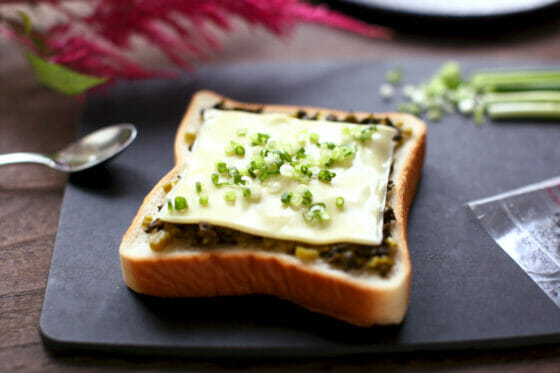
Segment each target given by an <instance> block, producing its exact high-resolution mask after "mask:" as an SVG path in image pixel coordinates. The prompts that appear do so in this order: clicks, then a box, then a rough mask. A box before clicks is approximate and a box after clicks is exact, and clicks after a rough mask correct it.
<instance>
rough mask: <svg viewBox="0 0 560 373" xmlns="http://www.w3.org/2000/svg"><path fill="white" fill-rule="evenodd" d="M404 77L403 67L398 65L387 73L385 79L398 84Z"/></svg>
mask: <svg viewBox="0 0 560 373" xmlns="http://www.w3.org/2000/svg"><path fill="white" fill-rule="evenodd" d="M402 77H403V69H402V68H401V67H397V68H394V69H391V70H389V71H388V72H387V75H385V80H387V82H388V83H391V84H397V83H400V82H401V80H402Z"/></svg>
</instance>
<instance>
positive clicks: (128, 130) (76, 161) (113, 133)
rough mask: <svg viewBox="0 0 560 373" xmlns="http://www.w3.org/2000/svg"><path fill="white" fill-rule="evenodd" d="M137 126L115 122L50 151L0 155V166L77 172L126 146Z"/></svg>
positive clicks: (111, 156)
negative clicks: (26, 165)
mask: <svg viewBox="0 0 560 373" xmlns="http://www.w3.org/2000/svg"><path fill="white" fill-rule="evenodd" d="M136 133H137V130H136V127H134V125H132V124H129V123H124V124H116V125H112V126H109V127H105V128H101V129H99V130H97V131H95V132H92V133H90V134H89V135H87V136H86V137H83V138H81V139H79V140H77V141H75V142H73V143H71V144H70V145H68V146H66V147H65V148H63V149H62V150H59V151H58V152H56V153H52V154H39V153H9V154H0V166H3V165H8V164H16V163H39V164H42V165H45V166H49V167H51V168H54V169H55V170H59V171H63V172H78V171H83V170H85V169H88V168H91V167H94V166H97V165H99V164H100V163H103V162H105V161H107V160H109V159H111V158H113V157H114V156H116V155H117V154H119V153H120V152H122V151H123V150H124V149H125V148H126V147H127V146H129V145H130V144H131V143H132V142H133V141H134V139H135V138H136Z"/></svg>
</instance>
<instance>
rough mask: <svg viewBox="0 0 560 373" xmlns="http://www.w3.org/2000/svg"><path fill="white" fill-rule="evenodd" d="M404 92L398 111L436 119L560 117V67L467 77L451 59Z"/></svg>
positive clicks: (484, 73) (501, 71) (476, 120)
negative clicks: (457, 115)
mask: <svg viewBox="0 0 560 373" xmlns="http://www.w3.org/2000/svg"><path fill="white" fill-rule="evenodd" d="M401 73H402V71H401ZM387 84H388V83H384V84H383V86H386V85H387ZM385 90H386V89H385ZM402 93H403V96H404V97H405V99H406V101H405V102H402V103H400V104H399V105H398V106H397V109H398V110H399V111H402V112H408V113H411V114H414V115H418V116H420V115H425V116H426V117H427V118H428V119H429V120H432V121H437V120H440V119H442V118H443V116H444V115H445V114H447V113H453V112H459V113H461V114H463V115H470V116H472V117H473V118H474V120H475V122H476V123H479V124H480V123H482V122H483V121H484V118H485V116H488V117H489V118H492V119H519V118H530V119H560V69H549V70H538V69H533V70H515V69H510V70H507V71H506V70H499V71H498V70H496V71H478V72H475V73H474V74H472V75H471V77H470V79H465V78H464V77H463V76H462V73H461V67H460V65H459V64H458V63H456V62H446V63H444V64H443V65H442V66H441V67H440V68H439V69H438V70H437V71H436V72H435V73H434V74H433V75H432V77H431V78H430V79H429V80H428V81H427V82H423V83H421V84H419V85H418V86H414V85H405V86H404V87H403V88H402ZM383 98H385V99H387V96H386V95H383Z"/></svg>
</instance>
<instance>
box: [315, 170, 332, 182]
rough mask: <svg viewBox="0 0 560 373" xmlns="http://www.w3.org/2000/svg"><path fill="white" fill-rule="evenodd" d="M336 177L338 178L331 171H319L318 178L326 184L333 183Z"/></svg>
mask: <svg viewBox="0 0 560 373" xmlns="http://www.w3.org/2000/svg"><path fill="white" fill-rule="evenodd" d="M335 176H336V173H334V172H331V171H329V170H321V171H319V176H318V178H319V180H320V181H325V182H326V181H331V180H332V179H333V177H335Z"/></svg>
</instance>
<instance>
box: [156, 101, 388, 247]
mask: <svg viewBox="0 0 560 373" xmlns="http://www.w3.org/2000/svg"><path fill="white" fill-rule="evenodd" d="M203 121H204V122H203V124H202V125H201V126H200V130H199V133H198V134H197V138H196V141H195V143H194V145H193V148H192V150H191V152H190V153H189V154H188V156H187V161H186V169H185V171H184V173H183V174H182V175H181V179H180V181H179V183H178V184H177V185H176V186H175V187H174V188H173V190H172V191H171V192H170V193H169V194H168V200H171V201H173V200H174V198H175V196H183V197H185V198H186V199H187V203H188V205H189V207H188V208H187V209H185V210H182V211H180V212H178V211H169V210H168V209H167V208H165V207H164V208H163V209H162V210H161V212H160V216H159V218H160V219H161V220H163V221H166V222H172V223H182V224H192V223H200V222H205V223H208V224H212V225H217V226H222V227H228V228H233V229H236V230H239V231H242V232H246V233H249V234H253V235H258V236H263V237H269V238H274V239H281V240H293V241H300V242H304V243H309V244H331V243H337V242H352V243H358V244H366V245H377V244H380V243H381V241H382V239H383V210H384V206H385V198H386V191H387V182H388V177H389V170H390V167H391V163H392V157H393V149H394V141H392V138H393V136H394V135H395V133H396V130H395V129H394V128H392V127H389V126H383V125H380V126H377V130H376V131H374V132H373V135H372V138H371V140H367V141H364V142H362V141H359V140H358V141H355V140H353V139H352V138H351V137H349V136H348V135H343V128H344V127H346V126H348V127H350V128H352V127H353V126H358V125H354V124H348V123H338V122H330V121H322V120H313V121H309V120H301V119H296V118H293V117H290V116H288V115H285V114H271V113H266V114H253V113H246V112H240V111H223V110H217V109H209V110H206V111H205V112H204V116H203ZM360 128H361V129H362V128H365V127H363V126H360ZM240 129H242V130H247V135H245V136H239V135H238V134H237V131H238V130H240ZM254 133H265V134H268V135H270V136H271V138H270V139H269V143H270V141H277V142H281V143H289V144H292V147H293V149H295V150H297V149H300V148H301V147H302V146H303V147H305V150H306V153H307V154H311V155H313V156H314V157H316V158H318V156H319V152H320V149H319V148H318V147H317V145H316V144H312V143H310V142H309V140H308V139H309V136H306V137H305V138H306V139H307V141H305V143H302V142H298V141H297V140H298V136H297V135H298V134H299V135H300V136H301V135H302V134H306V133H309V134H311V133H317V134H319V136H320V139H319V141H320V142H327V141H330V142H333V143H335V144H337V145H342V144H346V143H349V142H354V141H355V143H356V145H357V149H358V150H357V153H356V154H355V158H354V159H353V160H352V161H351V162H345V164H344V165H338V164H337V163H335V164H334V165H333V166H332V167H330V168H329V170H330V171H332V172H335V173H336V177H334V178H333V179H332V180H331V181H330V182H322V181H319V180H317V178H315V179H313V178H312V179H311V180H310V181H309V183H308V184H307V186H308V188H309V190H310V191H311V193H312V194H313V203H317V202H323V203H325V204H326V209H327V211H328V213H329V215H330V219H329V220H327V221H322V222H314V223H312V224H310V223H307V222H305V220H304V219H303V214H302V212H303V211H304V210H305V209H307V207H305V206H301V207H300V208H294V207H291V206H286V205H283V204H282V203H281V200H280V198H281V196H282V194H283V193H284V192H294V191H295V190H296V187H297V186H298V184H300V183H299V182H298V181H296V180H294V179H293V178H291V177H288V176H282V175H274V176H270V177H268V178H267V179H266V180H265V181H264V182H261V181H260V180H259V179H258V178H257V179H252V180H251V181H252V184H251V189H253V197H252V199H246V198H244V197H243V195H242V189H241V188H240V187H238V186H215V185H214V184H213V183H212V181H211V175H212V173H215V172H217V171H216V166H215V162H216V161H223V162H226V163H227V165H228V166H232V165H233V166H236V167H237V168H238V169H239V170H242V169H247V167H248V166H249V164H250V161H251V159H252V157H253V154H254V153H255V152H259V151H260V149H262V148H261V147H260V146H252V145H251V140H250V139H249V137H250V135H251V134H254ZM299 139H300V141H301V137H300V138H299ZM231 140H234V141H236V142H238V143H240V144H242V145H243V146H244V147H245V151H246V152H245V155H244V156H243V157H241V156H237V155H233V156H227V155H225V148H226V147H227V146H228V145H229V144H230V141H231ZM308 157H309V155H308ZM222 179H224V177H223V175H221V176H220V180H222ZM197 181H199V182H201V183H202V192H203V193H206V194H207V195H208V196H209V202H208V205H207V206H202V205H200V204H199V195H198V193H197V191H196V187H195V183H196V182H197ZM247 185H249V183H248V184H247ZM259 188H260V192H261V193H260V198H259V199H258V200H255V198H254V195H255V194H258V193H255V191H257V189H259ZM226 191H235V192H236V193H237V198H236V200H235V202H233V203H232V202H228V201H226V200H225V198H224V193H225V192H226ZM339 196H341V197H343V198H344V206H343V208H338V207H337V206H336V199H337V197H339Z"/></svg>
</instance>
